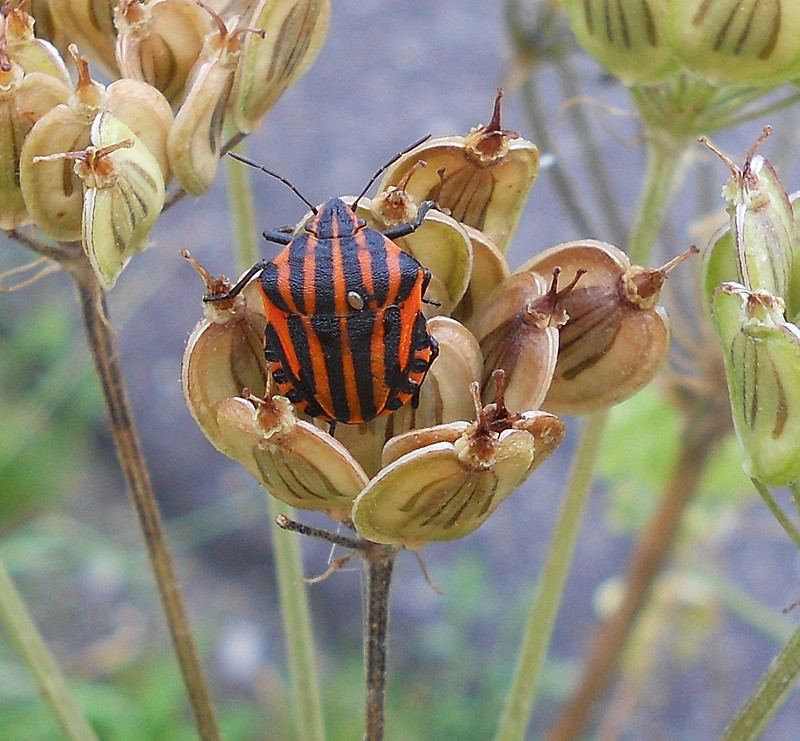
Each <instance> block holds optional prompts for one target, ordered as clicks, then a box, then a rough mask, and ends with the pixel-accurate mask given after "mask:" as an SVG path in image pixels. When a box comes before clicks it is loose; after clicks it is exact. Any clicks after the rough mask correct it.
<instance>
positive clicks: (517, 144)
mask: <svg viewBox="0 0 800 741" xmlns="http://www.w3.org/2000/svg"><path fill="white" fill-rule="evenodd" d="M501 98H502V91H500V92H498V94H497V98H496V100H495V105H494V113H493V115H492V120H491V121H490V122H489V123H488V124H486V125H485V126H478V127H476V128H474V129H472V130H471V131H470V132H469V133H468V134H467V135H466V136H448V137H442V138H439V139H430V140H428V141H426V142H423V143H422V144H420V145H419V146H417V147H415V148H414V149H412V150H411V151H410V152H408V153H407V154H405V155H403V156H402V157H401V158H400V159H398V160H397V162H395V163H394V164H393V165H391V166H390V167H388V168H387V170H386V173H385V174H384V176H383V179H382V181H381V184H380V186H379V190H380V191H384V190H387V189H388V188H389V187H391V186H393V185H397V184H398V183H400V182H403V181H405V179H406V177H407V176H408V173H409V170H410V169H412V168H416V167H417V162H418V161H419V160H424V161H425V162H427V163H428V167H426V168H421V169H416V170H415V172H414V173H413V174H411V175H410V177H408V180H407V181H405V182H406V184H405V190H406V191H407V192H408V193H409V195H411V196H412V197H413V198H414V199H416V201H417V202H418V203H421V202H422V201H428V200H432V201H435V202H436V204H437V205H438V206H439V208H441V209H443V210H446V211H448V212H449V213H450V215H451V216H452V217H453V218H454V219H455V220H456V221H460V222H462V223H463V224H468V225H469V226H473V227H475V228H476V229H480V230H481V231H483V232H485V233H486V235H487V236H488V237H489V238H490V239H491V240H492V241H493V242H494V243H495V244H496V245H497V246H498V248H499V249H500V250H501V251H502V252H505V251H506V250H507V249H508V245H509V243H510V242H511V237H512V236H513V234H514V230H515V229H516V226H517V221H518V220H519V217H520V214H521V213H522V207H523V206H524V205H525V200H526V199H527V197H528V192H529V191H530V189H531V187H532V186H533V183H534V180H536V176H537V174H538V172H539V150H538V149H537V148H536V146H535V145H534V144H532V143H531V142H529V141H527V140H526V139H523V138H522V137H520V136H519V134H517V133H515V132H511V131H505V130H503V129H502V128H501V127H500V100H501ZM439 171H443V173H442V174H441V175H440V174H439Z"/></svg>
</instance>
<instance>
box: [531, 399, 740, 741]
mask: <svg viewBox="0 0 800 741" xmlns="http://www.w3.org/2000/svg"><path fill="white" fill-rule="evenodd" d="M696 408H697V409H698V410H699V411H698V412H697V413H696V414H695V415H693V416H692V417H691V418H690V419H689V420H687V425H686V427H685V431H684V434H683V436H682V439H681V448H680V452H679V454H678V457H677V459H676V461H675V464H674V466H673V469H672V474H671V475H670V478H669V479H668V481H667V483H666V486H665V487H664V491H663V494H662V496H661V503H660V505H659V507H658V508H657V509H656V511H655V513H654V514H653V516H652V517H651V518H650V521H649V523H648V524H647V525H646V527H645V528H644V530H643V531H642V533H641V535H640V536H639V539H638V541H637V544H636V547H635V548H634V550H633V553H632V555H631V557H630V559H629V562H628V569H627V573H626V575H625V592H624V594H623V597H622V601H621V603H620V605H619V607H618V608H617V609H616V611H615V612H614V614H613V615H612V616H611V617H610V618H609V619H608V620H607V621H606V622H605V623H604V624H603V625H601V626H600V627H599V628H598V629H597V630H596V631H595V634H594V636H593V637H592V641H591V645H590V648H589V650H588V652H587V654H586V658H585V660H584V664H583V673H582V676H581V679H580V681H579V683H578V687H577V689H576V690H575V691H574V692H573V693H572V696H571V697H570V698H569V700H568V701H567V702H566V703H565V704H564V706H563V707H562V709H561V712H560V713H559V716H558V719H557V720H556V723H555V725H554V726H553V728H552V729H551V731H550V732H549V733H548V735H547V740H548V741H573V740H574V739H577V738H580V737H581V734H582V733H583V729H584V726H585V724H586V722H587V721H588V719H589V715H590V713H591V711H592V709H593V707H594V704H595V702H596V701H597V700H598V698H599V697H600V696H601V695H602V694H603V692H604V691H605V690H606V688H607V687H608V685H609V684H610V682H611V678H612V676H613V674H614V672H615V671H616V669H617V666H618V664H619V660H620V657H621V656H622V653H623V651H624V648H625V646H626V644H627V641H628V638H629V636H630V635H631V633H632V631H633V629H634V625H635V622H636V619H637V618H638V616H639V614H640V613H641V611H642V608H643V607H644V605H645V604H646V601H647V598H648V596H649V595H650V591H651V587H652V585H653V582H654V581H655V579H656V576H657V575H658V574H659V573H660V571H661V568H662V566H663V564H664V563H665V561H666V560H667V558H668V556H669V553H670V552H671V550H672V547H673V545H674V543H675V541H676V540H677V537H678V534H679V532H680V526H681V522H682V516H683V513H684V511H685V510H686V507H687V506H688V505H689V504H690V503H691V502H692V501H693V499H694V497H695V495H696V494H697V488H698V485H699V483H700V477H701V476H702V474H703V472H704V471H705V466H706V463H707V462H708V459H709V456H710V455H711V453H712V451H713V450H714V448H715V445H716V443H717V442H718V440H719V439H720V437H721V436H722V435H724V434H725V432H727V430H728V425H727V423H726V418H725V416H724V415H725V411H726V410H721V411H722V415H720V414H715V413H713V412H712V411H711V407H710V405H707V404H698V405H697V407H696Z"/></svg>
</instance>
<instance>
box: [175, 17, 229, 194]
mask: <svg viewBox="0 0 800 741" xmlns="http://www.w3.org/2000/svg"><path fill="white" fill-rule="evenodd" d="M214 18H215V21H216V22H217V32H216V33H214V34H212V35H210V36H208V37H207V38H206V40H205V44H204V46H203V50H202V52H201V53H200V57H199V58H198V60H197V62H196V64H195V66H194V69H193V70H192V74H191V77H190V80H189V83H188V86H187V87H188V90H189V92H188V93H187V95H186V99H185V100H184V102H183V105H182V106H181V109H180V110H179V111H178V114H177V115H176V116H175V123H174V124H173V126H172V128H171V129H170V132H169V137H168V138H167V154H168V156H169V161H170V165H171V166H172V171H173V172H174V174H175V177H176V178H177V179H178V182H179V183H180V184H181V186H182V187H183V189H184V190H185V191H186V192H187V193H188V194H189V195H193V196H198V195H202V194H203V193H205V192H206V191H207V190H208V189H209V188H210V187H211V183H213V182H214V178H215V177H216V175H217V169H218V167H219V158H220V156H221V155H222V125H223V123H224V119H225V110H226V109H227V107H228V103H229V101H230V96H231V90H232V89H233V75H234V72H235V71H236V67H237V65H238V63H239V57H240V55H241V51H240V48H239V44H240V36H241V32H238V31H235V30H233V31H231V30H229V29H228V28H226V26H225V24H224V22H223V21H222V19H221V18H219V16H215V17H214Z"/></svg>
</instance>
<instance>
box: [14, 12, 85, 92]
mask: <svg viewBox="0 0 800 741" xmlns="http://www.w3.org/2000/svg"><path fill="white" fill-rule="evenodd" d="M33 27H34V19H33V17H32V16H31V15H30V14H28V13H27V12H26V11H25V9H24V8H21V7H19V8H11V7H10V6H8V5H6V6H5V7H4V8H3V10H2V19H0V39H4V46H5V51H6V52H7V53H8V56H9V57H11V59H13V60H14V62H15V63H16V64H18V65H19V66H20V67H22V69H24V70H25V72H26V73H31V72H42V73H44V74H46V75H51V76H52V77H55V78H57V79H58V80H59V81H60V82H62V83H63V84H65V85H69V83H70V79H69V73H68V72H67V65H65V64H64V60H63V59H62V58H61V55H60V54H59V53H58V50H57V49H56V48H55V46H53V45H52V44H51V43H50V42H49V41H45V40H44V39H37V38H36V37H35V36H34V35H33Z"/></svg>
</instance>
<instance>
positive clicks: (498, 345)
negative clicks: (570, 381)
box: [470, 268, 583, 411]
mask: <svg viewBox="0 0 800 741" xmlns="http://www.w3.org/2000/svg"><path fill="white" fill-rule="evenodd" d="M560 272H561V269H560V268H554V269H553V277H552V281H551V283H550V287H549V289H548V287H547V281H545V279H544V278H543V277H542V276H539V275H536V274H535V273H530V272H522V273H515V274H514V275H512V276H511V277H510V278H509V279H508V280H506V281H505V282H504V283H502V284H501V285H500V286H498V287H497V289H496V290H495V291H494V292H493V293H492V294H491V295H490V296H489V298H488V299H486V301H485V302H484V304H483V309H482V311H481V312H480V314H479V315H478V316H477V317H475V318H474V319H473V321H472V323H471V324H470V329H471V330H472V332H473V334H474V335H475V337H476V338H477V339H478V342H480V346H481V351H482V353H483V360H484V366H483V378H482V392H481V393H482V396H483V398H484V399H486V400H488V401H492V400H494V393H495V390H494V388H492V387H491V386H490V381H491V380H492V376H493V372H494V371H495V370H497V369H502V370H503V371H505V398H506V403H507V404H508V406H509V407H510V408H511V409H514V410H518V411H522V410H526V409H538V408H539V407H540V406H541V404H542V402H543V401H544V398H545V396H546V395H547V392H548V390H549V388H550V383H551V381H552V380H553V374H554V373H555V370H556V360H557V358H558V340H559V328H560V327H562V326H563V325H564V324H565V323H566V321H567V314H566V312H565V311H564V308H563V300H564V298H565V297H566V296H567V295H568V294H569V293H570V292H571V291H572V289H573V288H574V287H575V284H576V283H577V282H578V280H579V278H580V277H581V275H583V272H582V271H581V270H579V271H577V272H576V274H575V277H574V279H573V280H572V282H571V283H569V284H568V285H567V286H565V287H564V288H562V289H561V290H559V289H558V276H559V274H560Z"/></svg>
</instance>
